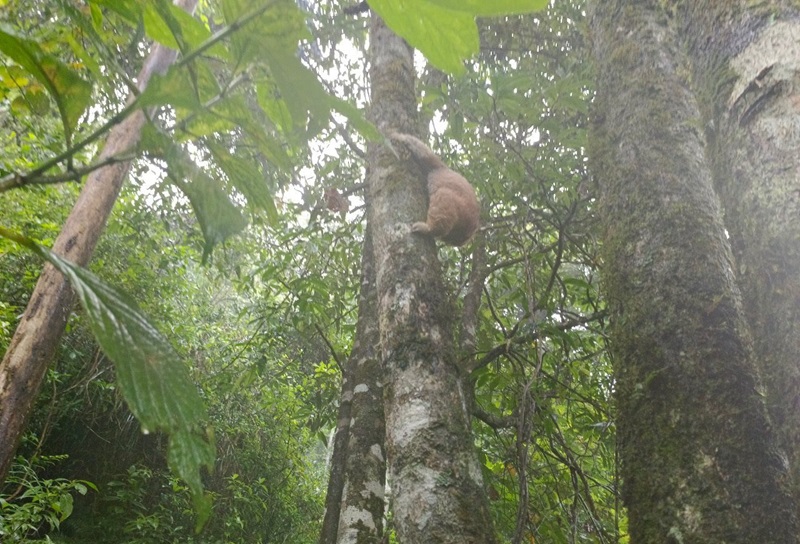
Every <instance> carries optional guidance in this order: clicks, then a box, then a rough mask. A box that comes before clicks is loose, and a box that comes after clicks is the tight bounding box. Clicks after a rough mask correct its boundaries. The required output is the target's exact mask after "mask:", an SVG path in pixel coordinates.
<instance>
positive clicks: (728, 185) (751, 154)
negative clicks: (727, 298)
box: [683, 1, 800, 502]
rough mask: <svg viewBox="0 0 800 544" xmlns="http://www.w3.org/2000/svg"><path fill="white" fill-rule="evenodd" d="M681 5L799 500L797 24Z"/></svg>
mask: <svg viewBox="0 0 800 544" xmlns="http://www.w3.org/2000/svg"><path fill="white" fill-rule="evenodd" d="M688 6H689V7H690V9H689V10H688V11H687V12H685V13H684V19H683V21H684V24H685V26H686V28H687V38H688V39H689V45H690V47H689V51H690V54H691V55H692V60H693V63H694V71H693V72H694V74H695V76H694V79H695V81H696V83H697V86H698V90H699V92H698V96H701V97H703V99H704V101H703V103H702V106H703V111H704V113H706V118H705V119H704V124H705V126H706V127H708V129H709V132H710V133H711V136H713V140H712V141H713V142H714V146H713V148H712V153H711V156H712V157H713V160H714V182H715V186H716V187H717V190H718V191H719V194H720V197H721V199H722V203H723V206H724V208H725V211H726V227H727V228H728V230H729V232H730V235H731V240H732V245H733V251H734V257H735V260H736V264H737V275H738V278H739V282H740V285H741V288H742V292H743V299H744V303H745V311H746V314H747V317H748V321H749V323H750V327H751V330H752V332H753V338H754V344H755V352H756V360H757V362H758V365H759V369H760V371H761V376H762V378H763V380H764V384H765V386H766V389H767V405H768V408H769V412H770V415H771V417H772V422H773V424H774V425H775V426H776V428H777V430H778V432H779V436H780V437H781V439H782V440H781V442H782V446H783V447H784V449H785V450H786V452H787V454H788V457H789V464H790V467H791V470H792V474H793V482H794V495H795V499H796V500H798V499H800V488H798V485H800V274H798V272H799V271H800V243H798V242H799V241H800V191H799V189H800V188H799V187H798V176H799V175H800V114H798V111H800V109H799V108H798V105H800V85H799V84H798V82H800V44H799V43H798V41H797V36H800V23H798V21H797V11H796V10H794V11H793V12H787V10H786V9H785V8H781V7H780V5H779V4H778V3H777V2H767V3H762V4H756V5H754V4H743V3H736V2H724V3H723V2H709V1H705V2H697V3H693V4H688ZM776 19H777V22H776ZM701 36H702V37H705V38H706V39H704V40H701V39H699V38H700V37H701ZM734 52H735V54H734ZM798 502H800V500H798Z"/></svg>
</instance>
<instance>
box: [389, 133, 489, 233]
mask: <svg viewBox="0 0 800 544" xmlns="http://www.w3.org/2000/svg"><path fill="white" fill-rule="evenodd" d="M390 138H391V139H392V140H393V141H395V142H401V143H403V144H405V146H406V147H407V148H408V150H409V151H410V152H411V156H412V157H413V158H414V161H415V162H416V163H417V164H418V165H419V166H420V168H422V170H423V172H424V173H425V174H427V177H428V195H429V200H430V201H429V203H428V218H427V220H426V221H424V222H423V221H419V222H417V223H414V224H413V225H411V232H418V233H421V234H427V235H428V236H433V237H434V238H439V239H440V240H441V241H442V242H444V243H446V244H448V245H451V246H461V245H464V244H466V243H467V242H468V241H469V240H470V238H472V235H473V234H475V231H477V230H478V226H479V225H480V221H479V219H480V207H479V206H478V199H477V198H476V196H475V190H474V189H473V188H472V185H470V184H469V182H468V181H467V180H466V179H464V177H463V176H462V175H461V174H459V173H457V172H454V171H452V170H450V169H449V168H448V167H447V166H446V165H445V164H444V163H443V162H442V160H441V159H440V158H439V157H437V156H436V155H435V154H434V153H433V151H431V150H430V148H428V146H427V145H425V144H424V143H423V142H422V141H420V140H419V139H417V138H415V137H414V136H411V135H409V134H400V133H396V132H395V133H393V134H391V135H390Z"/></svg>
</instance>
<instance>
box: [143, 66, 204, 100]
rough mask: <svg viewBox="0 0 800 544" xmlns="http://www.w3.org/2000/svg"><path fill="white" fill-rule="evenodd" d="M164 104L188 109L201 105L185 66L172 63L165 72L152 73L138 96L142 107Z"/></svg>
mask: <svg viewBox="0 0 800 544" xmlns="http://www.w3.org/2000/svg"><path fill="white" fill-rule="evenodd" d="M164 104H170V105H172V106H175V107H179V108H186V109H188V110H198V109H200V108H201V107H202V105H201V104H200V101H199V100H198V98H197V94H196V93H195V87H194V85H193V82H192V79H191V78H190V77H189V71H188V70H186V67H184V66H178V65H175V64H173V65H172V66H170V68H169V70H168V71H167V73H166V74H164V75H161V74H153V77H152V78H150V82H149V83H148V85H147V88H145V90H144V91H143V92H142V94H141V95H140V96H139V105H140V106H141V107H142V108H147V107H151V106H163V105H164Z"/></svg>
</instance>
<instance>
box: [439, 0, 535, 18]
mask: <svg viewBox="0 0 800 544" xmlns="http://www.w3.org/2000/svg"><path fill="white" fill-rule="evenodd" d="M429 1H430V3H431V4H436V5H438V6H441V7H443V8H446V9H452V10H455V11H464V12H467V13H471V14H472V15H476V16H479V17H497V16H499V15H513V14H518V13H529V12H531V11H540V10H543V9H544V8H546V7H547V4H548V3H549V2H548V0H492V1H491V2H487V1H486V0H429Z"/></svg>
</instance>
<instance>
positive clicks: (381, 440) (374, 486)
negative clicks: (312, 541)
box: [337, 202, 386, 544]
mask: <svg viewBox="0 0 800 544" xmlns="http://www.w3.org/2000/svg"><path fill="white" fill-rule="evenodd" d="M369 205H370V204H369V202H367V206H368V207H369ZM373 253H374V252H373V246H372V233H371V228H370V226H369V225H368V226H367V232H366V234H365V238H364V256H363V258H362V273H361V295H360V299H359V311H358V324H357V326H356V327H357V328H356V340H355V343H354V345H353V357H352V360H351V364H352V366H353V384H354V385H353V403H352V411H351V419H350V425H349V431H350V440H349V443H348V452H347V460H346V465H345V480H344V492H343V497H342V507H341V513H340V517H339V534H338V540H337V542H338V543H339V544H345V543H347V544H350V543H353V544H356V543H358V544H362V543H363V544H366V543H376V542H380V541H381V537H382V536H383V517H384V511H385V505H384V495H385V489H386V423H385V418H384V411H383V366H382V365H381V360H380V330H379V328H378V298H377V297H378V292H377V286H376V284H375V264H374V261H375V257H374V254H373Z"/></svg>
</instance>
